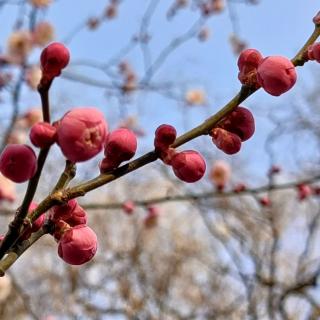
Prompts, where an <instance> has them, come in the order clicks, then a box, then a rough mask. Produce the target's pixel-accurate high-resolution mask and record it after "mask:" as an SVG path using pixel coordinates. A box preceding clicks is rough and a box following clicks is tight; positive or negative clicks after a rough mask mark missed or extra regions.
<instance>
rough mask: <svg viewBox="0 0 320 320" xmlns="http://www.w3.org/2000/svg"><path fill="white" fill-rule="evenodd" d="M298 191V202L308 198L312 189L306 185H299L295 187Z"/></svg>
mask: <svg viewBox="0 0 320 320" xmlns="http://www.w3.org/2000/svg"><path fill="white" fill-rule="evenodd" d="M297 191H298V199H299V201H302V200H304V199H307V198H309V197H310V196H311V195H312V188H311V187H310V186H309V185H307V184H304V183H302V184H299V185H298V186H297Z"/></svg>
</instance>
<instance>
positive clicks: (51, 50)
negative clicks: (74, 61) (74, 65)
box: [40, 42, 70, 79]
mask: <svg viewBox="0 0 320 320" xmlns="http://www.w3.org/2000/svg"><path fill="white" fill-rule="evenodd" d="M69 59H70V54H69V50H68V49H67V48H66V47H65V46H64V45H63V44H62V43H59V42H53V43H51V44H49V45H48V46H47V47H46V48H45V49H43V51H42V53H41V56H40V62H41V69H42V73H43V76H44V77H46V78H48V79H52V78H54V77H57V76H59V75H60V74H61V70H62V69H63V68H65V67H66V66H67V65H68V63H69Z"/></svg>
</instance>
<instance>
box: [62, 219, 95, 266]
mask: <svg viewBox="0 0 320 320" xmlns="http://www.w3.org/2000/svg"><path fill="white" fill-rule="evenodd" d="M97 244H98V240H97V236H96V234H95V233H94V231H93V230H92V229H91V228H89V227H88V226H86V225H77V226H75V227H73V228H70V229H68V230H66V231H65V232H64V233H63V235H62V236H61V238H60V241H59V245H58V254H59V256H60V258H61V259H63V260H64V261H65V262H66V263H69V264H72V265H81V264H84V263H86V262H88V261H90V260H91V259H92V258H93V256H94V255H95V253H96V251H97Z"/></svg>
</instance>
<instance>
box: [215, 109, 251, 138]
mask: <svg viewBox="0 0 320 320" xmlns="http://www.w3.org/2000/svg"><path fill="white" fill-rule="evenodd" d="M219 127H221V128H222V129H225V130H227V131H229V132H231V133H234V134H236V135H237V136H238V137H239V138H240V139H241V141H246V140H248V139H249V138H251V137H252V135H253V134H254V131H255V123H254V118H253V115H252V113H251V111H250V110H248V109H246V108H244V107H241V106H239V107H237V108H235V109H234V111H232V112H231V113H230V114H229V115H227V117H226V118H225V120H224V121H223V122H222V123H221V124H220V125H219Z"/></svg>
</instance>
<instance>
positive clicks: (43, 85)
mask: <svg viewBox="0 0 320 320" xmlns="http://www.w3.org/2000/svg"><path fill="white" fill-rule="evenodd" d="M51 84H52V80H49V81H48V82H46V81H43V79H42V80H41V82H40V84H39V86H38V92H39V94H40V97H41V104H42V116H43V121H44V122H49V123H50V105H49V89H50V87H51Z"/></svg>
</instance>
